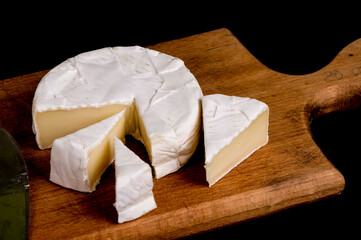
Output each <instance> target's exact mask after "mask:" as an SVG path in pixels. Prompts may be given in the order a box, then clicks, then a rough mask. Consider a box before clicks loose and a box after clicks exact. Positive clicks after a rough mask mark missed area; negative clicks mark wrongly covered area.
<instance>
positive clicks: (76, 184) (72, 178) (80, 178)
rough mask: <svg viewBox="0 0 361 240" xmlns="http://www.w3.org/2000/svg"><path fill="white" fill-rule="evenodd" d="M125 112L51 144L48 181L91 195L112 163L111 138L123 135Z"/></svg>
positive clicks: (112, 143) (112, 148)
mask: <svg viewBox="0 0 361 240" xmlns="http://www.w3.org/2000/svg"><path fill="white" fill-rule="evenodd" d="M126 114H128V113H127V112H126V111H122V112H120V113H117V114H115V115H113V116H111V117H109V118H106V119H105V120H103V121H100V122H98V123H96V124H93V125H91V126H89V127H86V128H83V129H81V130H79V131H76V132H75V133H72V134H69V135H67V136H65V137H62V138H58V139H56V140H55V141H54V142H53V148H52V150H51V160H50V167H51V170H50V180H51V181H52V182H54V183H56V184H59V185H61V186H63V187H66V188H70V189H74V190H78V191H81V192H93V191H95V189H96V185H97V184H98V183H99V180H100V177H101V175H102V174H103V173H104V171H105V170H106V168H107V167H108V166H109V165H110V164H111V163H112V162H113V160H114V139H113V138H114V136H116V137H118V138H123V139H124V135H125V132H126V130H127V129H126V122H125V119H126V117H125V115H126Z"/></svg>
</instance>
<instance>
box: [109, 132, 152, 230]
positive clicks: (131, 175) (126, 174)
mask: <svg viewBox="0 0 361 240" xmlns="http://www.w3.org/2000/svg"><path fill="white" fill-rule="evenodd" d="M114 146H115V177H116V181H115V203H114V207H115V208H116V210H117V212H118V223H123V222H126V221H131V220H133V219H136V218H138V217H140V216H142V215H144V214H146V213H147V212H149V211H151V210H153V209H155V208H157V204H156V203H155V201H154V196H153V192H152V189H153V176H152V170H151V168H150V166H149V165H148V164H147V163H145V162H144V161H143V160H141V159H140V158H139V157H138V156H137V155H135V154H134V153H133V152H132V151H131V150H129V149H128V148H127V147H126V146H124V144H123V143H122V141H120V140H119V139H118V138H116V137H114Z"/></svg>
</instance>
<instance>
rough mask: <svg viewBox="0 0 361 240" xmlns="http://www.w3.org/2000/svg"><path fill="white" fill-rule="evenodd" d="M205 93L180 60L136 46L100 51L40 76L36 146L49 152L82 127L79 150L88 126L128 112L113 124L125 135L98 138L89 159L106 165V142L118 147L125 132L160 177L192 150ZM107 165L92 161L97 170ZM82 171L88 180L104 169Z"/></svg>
mask: <svg viewBox="0 0 361 240" xmlns="http://www.w3.org/2000/svg"><path fill="white" fill-rule="evenodd" d="M202 96H203V95H202V90H201V88H200V86H199V84H198V82H197V80H196V78H195V77H194V75H193V74H192V73H191V72H190V71H189V69H187V68H186V66H185V65H184V63H183V61H182V60H180V59H179V58H175V57H172V56H170V55H167V54H164V53H160V52H157V51H154V50H150V49H147V48H142V47H139V46H135V47H113V48H103V49H99V50H95V51H90V52H86V53H82V54H79V55H77V56H75V57H73V58H70V59H68V60H66V61H65V62H63V63H61V64H60V65H58V66H56V67H55V68H54V69H52V70H51V71H50V72H48V73H47V74H46V75H45V76H44V77H43V79H42V80H41V81H40V83H39V85H38V87H37V90H36V92H35V95H34V99H33V109H32V117H33V131H34V133H35V134H36V141H37V143H38V146H39V148H40V149H45V148H50V147H52V144H53V142H54V140H55V139H58V138H62V137H64V136H67V135H69V134H73V133H74V132H77V131H78V130H81V131H82V133H81V134H77V135H75V136H77V137H79V138H80V139H78V140H77V142H78V143H77V144H78V147H79V146H81V144H82V143H83V142H87V141H86V140H84V141H82V139H81V137H82V136H86V135H87V134H86V133H87V131H92V130H91V129H89V130H87V127H89V126H91V125H93V124H96V123H99V122H101V121H103V120H105V119H107V118H109V117H111V116H113V115H115V114H118V113H120V112H122V111H123V110H124V113H123V114H122V115H124V121H122V122H124V123H122V124H121V125H119V124H118V123H117V124H116V125H117V129H118V128H119V129H121V130H120V132H121V134H120V133H114V131H115V130H111V129H110V130H109V134H110V135H109V136H104V135H106V133H104V134H99V135H98V136H99V141H98V142H96V141H94V146H92V147H90V148H87V151H86V153H84V154H85V155H86V156H85V155H84V157H85V158H89V156H90V157H91V156H93V155H97V154H98V155H99V156H101V157H100V158H99V159H100V160H98V161H101V159H103V158H104V155H107V154H108V155H109V153H107V151H109V147H107V146H106V144H105V145H104V144H103V145H104V146H103V145H102V144H101V143H102V141H103V140H104V139H111V141H108V142H109V144H113V136H114V135H119V134H120V135H123V136H118V137H120V138H121V139H122V138H124V134H131V135H133V136H134V137H135V138H136V139H138V140H140V141H142V142H143V144H144V145H145V147H146V149H147V152H148V155H149V158H150V160H151V164H152V167H153V170H154V172H155V177H156V178H160V177H163V176H165V175H167V174H169V173H172V172H175V171H177V170H178V169H179V168H180V167H181V166H183V165H184V164H185V163H186V162H187V161H188V159H189V158H190V157H191V155H192V154H193V152H194V151H195V149H196V147H197V144H198V140H199V137H200V129H201V98H202ZM100 125H101V126H102V124H100ZM100 125H99V126H100ZM103 125H104V124H103ZM97 128H98V129H101V127H97ZM84 131H85V133H84ZM117 131H118V130H117ZM89 134H92V133H90V132H89ZM93 134H94V133H93ZM93 137H96V136H93ZM70 139H72V138H70ZM104 141H105V140H104ZM62 143H64V144H67V143H66V141H58V145H61V144H62ZM68 145H69V144H68ZM69 146H71V144H70V145H69ZM63 147H66V146H65V145H64V146H63ZM59 148H60V149H61V146H59ZM78 149H80V148H78ZM79 151H80V150H79ZM94 152H95V153H94ZM63 153H64V151H55V152H54V153H52V154H59V155H61V154H63ZM59 157H60V156H56V157H55V158H57V159H58V158H59ZM62 157H66V156H62ZM110 158H114V154H110ZM68 160H69V161H70V162H69V161H68V163H67V164H68V165H69V164H70V165H71V164H72V163H71V159H68ZM94 161H95V162H96V161H97V160H92V161H91V162H93V164H94ZM111 161H112V160H111ZM111 161H110V162H111ZM84 162H89V161H84ZM107 164H109V163H107ZM107 164H102V163H95V165H96V166H102V167H100V168H105V167H107ZM75 165H76V166H80V165H81V164H79V163H77V164H74V166H75ZM105 165H106V166H105ZM68 167H69V166H68ZM81 167H83V168H86V169H87V171H88V174H89V175H97V174H98V173H97V172H96V173H89V171H99V173H100V174H101V173H102V172H103V171H104V169H99V168H98V167H94V166H93V167H89V168H88V166H81ZM70 168H71V166H70ZM91 169H95V170H91ZM58 172H60V174H61V173H62V171H61V170H60V171H58ZM58 177H66V176H58ZM95 178H96V177H95Z"/></svg>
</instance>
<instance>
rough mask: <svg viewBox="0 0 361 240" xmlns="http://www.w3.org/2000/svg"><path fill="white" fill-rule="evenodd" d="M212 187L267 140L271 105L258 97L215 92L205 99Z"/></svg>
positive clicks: (206, 147) (203, 106)
mask: <svg viewBox="0 0 361 240" xmlns="http://www.w3.org/2000/svg"><path fill="white" fill-rule="evenodd" d="M202 108H203V128H204V145H205V156H206V160H205V169H206V177H207V182H208V184H209V186H212V185H213V184H214V183H216V182H217V181H218V180H219V179H221V178H222V177H223V176H225V175H226V174H227V173H228V172H229V171H231V170H232V169H233V168H234V167H235V166H237V165H238V164H239V163H241V162H242V161H244V160H245V159H246V158H248V157H249V156H250V155H251V154H252V153H254V152H255V151H256V150H258V149H259V148H260V147H262V146H264V145H265V144H267V142H268V122H269V121H268V119H269V108H268V106H267V105H266V104H265V103H263V102H260V101H258V100H256V99H250V98H242V97H236V96H226V95H222V94H214V95H207V96H204V97H203V99H202Z"/></svg>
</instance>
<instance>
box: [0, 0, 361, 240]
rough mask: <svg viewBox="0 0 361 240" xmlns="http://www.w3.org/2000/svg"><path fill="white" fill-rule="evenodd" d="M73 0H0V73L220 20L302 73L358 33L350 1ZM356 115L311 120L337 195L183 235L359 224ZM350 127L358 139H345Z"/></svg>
mask: <svg viewBox="0 0 361 240" xmlns="http://www.w3.org/2000/svg"><path fill="white" fill-rule="evenodd" d="M74 4H75V3H74V2H73V3H66V2H63V1H62V2H48V3H41V4H39V5H36V4H35V3H31V4H29V3H26V4H23V3H22V4H20V3H9V4H6V5H4V4H3V5H4V6H2V7H1V10H0V11H1V14H0V26H1V29H0V34H1V35H0V51H1V52H0V61H1V62H0V79H7V78H11V77H16V76H20V75H23V74H27V73H32V72H36V71H41V70H45V69H50V68H52V67H54V66H55V65H57V64H59V63H60V62H62V61H64V60H65V59H67V58H69V57H73V56H75V55H76V54H78V53H81V52H84V51H89V50H94V49H97V48H101V47H107V46H127V45H141V46H147V45H152V44H156V43H160V42H164V41H168V40H173V39H177V38H181V37H186V36H190V35H194V34H198V33H202V32H206V31H210V30H215V29H218V28H223V27H225V28H228V29H229V30H231V31H232V32H233V34H234V35H235V36H236V37H237V38H238V39H239V40H240V42H241V43H242V44H244V45H245V46H246V47H247V48H248V50H249V51H250V52H251V53H252V54H253V55H255V56H256V57H257V58H258V59H259V60H260V61H261V62H263V63H264V64H265V65H266V66H268V67H269V68H271V69H274V70H276V71H279V72H283V73H289V74H306V73H311V72H314V71H317V70H318V69H320V68H322V67H324V66H325V65H327V64H328V63H329V62H330V61H331V60H332V59H333V58H334V57H335V56H336V54H337V53H338V52H339V51H340V50H342V48H343V47H345V46H347V45H348V44H349V43H351V42H352V41H354V40H356V39H358V38H360V37H361V24H360V23H361V17H358V15H359V13H358V5H351V4H349V5H348V4H347V3H343V5H342V6H340V5H339V3H336V4H334V5H332V6H330V4H331V3H327V5H321V4H319V5H317V6H316V5H315V4H311V3H310V4H307V3H305V2H302V4H300V3H297V2H293V4H292V5H291V4H286V5H275V4H274V3H273V4H269V3H263V2H253V4H245V3H244V2H242V1H241V2H237V1H232V2H231V3H228V2H227V1H213V2H212V3H211V2H210V1H208V2H201V1H199V2H196V1H193V2H184V1H182V2H180V1H173V2H164V3H162V4H156V3H154V2H151V3H149V2H144V3H141V2H135V3H132V4H129V3H125V2H116V4H115V3H114V2H110V3H107V2H105V1H102V2H101V3H99V2H98V3H92V4H91V3H86V5H81V4H79V5H75V6H74ZM360 16H361V15H360ZM360 81H361V80H360ZM0 104H1V103H0ZM1 114H3V113H1ZM360 122H361V114H360V112H359V111H354V112H346V113H335V114H330V115H329V116H326V117H323V118H322V119H318V120H317V121H316V122H315V123H314V126H313V127H314V128H313V129H314V130H313V133H314V137H315V139H316V140H317V141H318V143H319V145H320V146H321V149H322V150H323V151H324V153H325V154H326V156H327V157H328V158H329V159H330V160H331V161H332V162H333V163H334V164H335V165H336V167H337V168H338V169H339V170H340V171H341V172H342V174H343V175H344V176H345V179H346V188H345V191H344V192H343V193H342V194H341V195H340V196H336V197H331V198H328V199H324V200H320V201H318V202H315V203H311V204H307V205H303V206H298V207H295V208H292V209H288V210H285V211H282V212H279V213H276V214H272V215H270V216H266V217H262V218H258V219H254V220H250V221H247V222H243V223H240V224H236V225H233V226H228V227H225V228H222V229H217V230H214V231H212V232H208V233H204V234H202V235H197V236H192V237H191V238H195V239H198V238H207V237H211V236H218V237H226V238H241V237H248V236H251V235H252V236H254V237H258V236H266V237H280V238H293V237H316V236H317V237H331V236H332V237H333V236H336V235H338V234H340V235H342V236H344V235H345V234H350V236H357V235H358V231H357V230H358V229H357V227H358V226H355V224H354V223H356V222H358V223H359V220H358V217H359V215H360V207H359V206H358V204H357V203H358V201H357V200H358V197H357V195H356V194H357V190H358V189H360V187H359V186H360V184H359V183H360V180H359V179H357V174H358V171H359V170H358V169H359V168H357V167H356V164H357V162H358V160H360V159H361V157H360V154H358V148H360V145H361V144H360V142H361V140H360V137H359V136H360V135H361V130H360V128H361V127H359V126H358V125H360ZM352 136H356V137H357V139H356V140H348V139H350V138H351V137H352ZM354 139H355V138H354Z"/></svg>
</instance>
